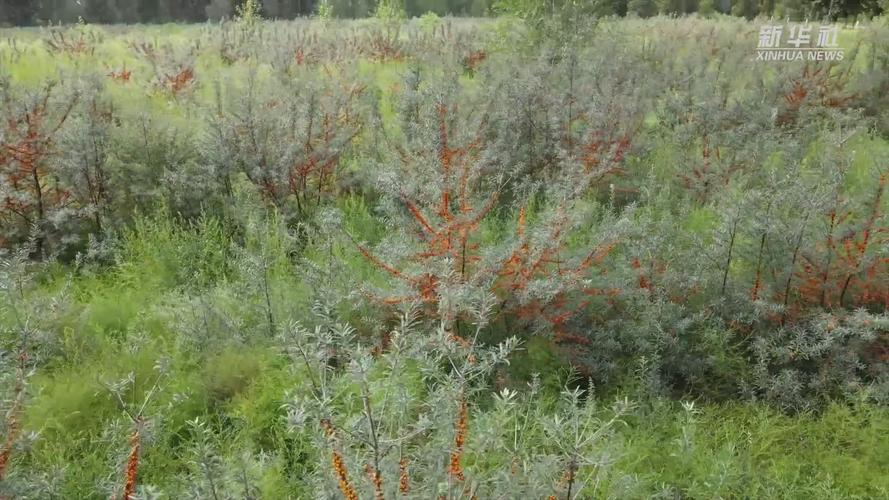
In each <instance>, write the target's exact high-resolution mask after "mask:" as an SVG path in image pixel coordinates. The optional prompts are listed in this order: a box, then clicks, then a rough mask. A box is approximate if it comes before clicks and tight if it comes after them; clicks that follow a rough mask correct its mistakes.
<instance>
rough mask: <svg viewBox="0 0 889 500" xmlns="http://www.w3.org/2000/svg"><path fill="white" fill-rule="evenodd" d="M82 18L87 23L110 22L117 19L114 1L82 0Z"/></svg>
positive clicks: (114, 21)
mask: <svg viewBox="0 0 889 500" xmlns="http://www.w3.org/2000/svg"><path fill="white" fill-rule="evenodd" d="M84 3H85V5H84V11H83V18H84V20H86V21H87V22H89V23H100V24H111V23H116V22H118V21H119V19H118V13H117V8H116V6H115V5H114V4H115V2H112V1H111V0H84Z"/></svg>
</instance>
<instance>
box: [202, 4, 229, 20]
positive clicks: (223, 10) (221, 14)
mask: <svg viewBox="0 0 889 500" xmlns="http://www.w3.org/2000/svg"><path fill="white" fill-rule="evenodd" d="M204 11H205V12H206V14H207V19H210V20H213V21H219V20H220V19H224V18H229V17H231V16H232V14H234V12H235V9H234V7H233V6H232V3H231V0H213V1H211V2H210V4H209V5H207V6H206V7H204Z"/></svg>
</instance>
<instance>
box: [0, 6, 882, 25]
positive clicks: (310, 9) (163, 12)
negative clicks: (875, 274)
mask: <svg viewBox="0 0 889 500" xmlns="http://www.w3.org/2000/svg"><path fill="white" fill-rule="evenodd" d="M245 5H251V6H255V8H256V9H257V11H259V12H261V13H262V14H263V15H264V16H266V17H269V18H274V19H293V18H296V17H304V16H311V15H315V14H321V15H334V16H337V17H344V18H361V17H368V16H373V15H375V14H379V12H380V10H384V11H385V10H391V9H397V10H398V11H401V12H403V13H404V14H406V15H408V16H411V17H416V16H422V15H424V14H427V13H432V14H436V15H440V16H441V15H464V16H465V15H469V16H484V15H489V14H511V15H518V16H521V17H525V18H528V17H540V16H551V15H553V14H555V13H557V12H560V11H562V10H565V9H567V10H575V9H580V10H583V11H584V12H585V13H586V14H595V15H599V16H609V15H617V16H626V15H629V16H640V17H650V16H653V15H656V14H658V13H660V14H666V15H676V14H679V15H681V14H691V13H695V12H697V13H699V14H701V15H713V14H728V15H734V16H740V17H746V18H748V19H752V18H754V17H756V16H762V17H772V16H774V17H777V18H779V19H780V18H790V19H795V20H803V19H822V18H828V19H831V20H836V19H847V20H849V19H852V20H854V19H855V18H857V17H863V18H870V17H873V16H878V15H880V14H881V13H883V12H886V10H887V7H889V4H887V3H886V0H829V1H828V0H765V1H758V0H757V1H754V0H0V25H3V24H4V23H7V24H11V25H13V26H25V25H31V24H47V23H50V24H52V23H60V22H61V23H73V22H77V21H78V20H80V19H83V20H86V21H87V22H91V23H157V22H171V21H185V22H200V21H206V20H208V19H209V20H219V19H223V18H229V19H230V18H232V17H235V16H236V15H237V14H238V11H239V10H240V9H243V8H244V6H245ZM251 8H253V7H251Z"/></svg>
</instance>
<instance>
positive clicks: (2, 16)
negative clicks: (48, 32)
mask: <svg viewBox="0 0 889 500" xmlns="http://www.w3.org/2000/svg"><path fill="white" fill-rule="evenodd" d="M36 14H37V0H0V23H9V24H12V25H14V26H21V25H28V24H32V23H33V22H34V18H35V17H36Z"/></svg>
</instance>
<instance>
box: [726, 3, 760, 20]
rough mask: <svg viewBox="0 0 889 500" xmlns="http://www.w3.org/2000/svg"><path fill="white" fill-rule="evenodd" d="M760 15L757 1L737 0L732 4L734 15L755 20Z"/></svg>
mask: <svg viewBox="0 0 889 500" xmlns="http://www.w3.org/2000/svg"><path fill="white" fill-rule="evenodd" d="M757 14H759V2H758V1H757V0H735V1H734V2H732V15H733V16H738V17H746V18H747V19H753V18H754V17H756V15H757Z"/></svg>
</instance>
